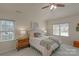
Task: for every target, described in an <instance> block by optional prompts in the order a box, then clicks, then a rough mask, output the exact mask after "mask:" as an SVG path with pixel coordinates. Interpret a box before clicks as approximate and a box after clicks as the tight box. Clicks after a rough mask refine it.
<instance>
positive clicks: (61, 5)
mask: <svg viewBox="0 0 79 59" xmlns="http://www.w3.org/2000/svg"><path fill="white" fill-rule="evenodd" d="M55 5H56V6H57V7H64V6H65V5H64V4H55Z"/></svg>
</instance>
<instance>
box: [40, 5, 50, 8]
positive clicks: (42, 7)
mask: <svg viewBox="0 0 79 59" xmlns="http://www.w3.org/2000/svg"><path fill="white" fill-rule="evenodd" d="M48 7H49V5H48V6H45V7H42V8H41V9H45V8H48Z"/></svg>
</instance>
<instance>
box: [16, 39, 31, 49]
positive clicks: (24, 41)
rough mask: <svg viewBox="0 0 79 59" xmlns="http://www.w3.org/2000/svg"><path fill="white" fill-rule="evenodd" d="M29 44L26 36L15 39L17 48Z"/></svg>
mask: <svg viewBox="0 0 79 59" xmlns="http://www.w3.org/2000/svg"><path fill="white" fill-rule="evenodd" d="M29 46H30V44H29V39H28V38H21V39H18V40H17V43H16V49H17V50H20V49H22V48H25V47H29Z"/></svg>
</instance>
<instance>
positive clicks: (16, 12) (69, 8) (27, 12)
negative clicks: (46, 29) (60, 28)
mask: <svg viewBox="0 0 79 59" xmlns="http://www.w3.org/2000/svg"><path fill="white" fill-rule="evenodd" d="M64 4H65V7H63V8H61V7H59V8H57V9H56V10H54V11H50V10H49V8H47V9H44V10H42V9H41V7H43V6H45V5H48V3H4V4H3V3H1V4H0V18H13V19H16V20H19V19H20V20H25V19H26V20H27V21H28V20H30V21H31V20H37V21H38V20H48V19H56V18H59V17H65V16H71V15H76V14H78V13H79V3H64Z"/></svg>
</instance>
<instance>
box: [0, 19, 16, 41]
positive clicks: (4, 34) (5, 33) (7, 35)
mask: <svg viewBox="0 0 79 59" xmlns="http://www.w3.org/2000/svg"><path fill="white" fill-rule="evenodd" d="M14 25H15V23H14V21H8V20H0V42H1V41H8V40H14V38H15V31H14V29H15V26H14Z"/></svg>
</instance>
